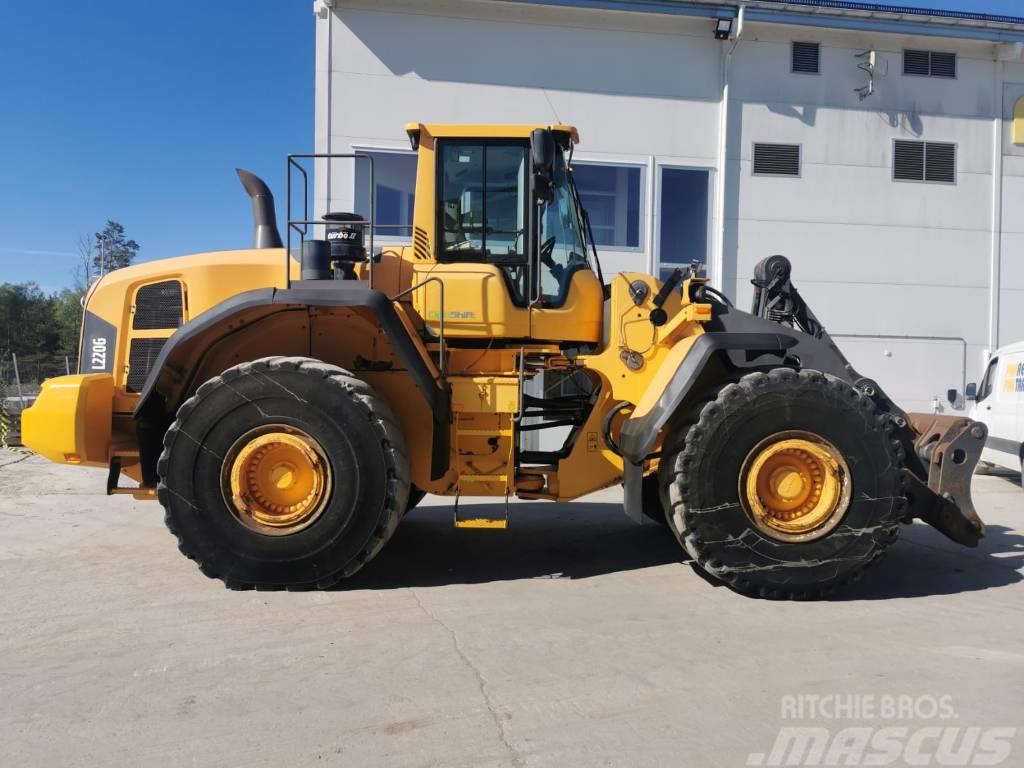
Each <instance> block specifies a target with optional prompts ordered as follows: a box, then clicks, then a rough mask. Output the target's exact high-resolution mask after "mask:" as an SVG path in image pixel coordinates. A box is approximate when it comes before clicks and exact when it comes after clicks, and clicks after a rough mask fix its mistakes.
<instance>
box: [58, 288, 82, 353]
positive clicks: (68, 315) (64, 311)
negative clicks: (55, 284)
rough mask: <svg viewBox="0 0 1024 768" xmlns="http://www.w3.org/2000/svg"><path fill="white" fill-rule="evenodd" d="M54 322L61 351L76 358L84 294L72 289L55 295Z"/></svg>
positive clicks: (66, 289)
mask: <svg viewBox="0 0 1024 768" xmlns="http://www.w3.org/2000/svg"><path fill="white" fill-rule="evenodd" d="M51 302H52V306H53V321H54V325H55V327H56V329H57V335H58V342H59V346H60V349H59V351H60V352H62V353H63V354H65V355H67V356H69V357H72V358H74V357H75V356H76V350H77V349H78V336H79V332H80V330H81V327H82V294H80V293H79V292H78V291H76V290H74V289H72V288H65V289H64V290H62V291H60V292H58V293H55V294H53V296H52V297H51Z"/></svg>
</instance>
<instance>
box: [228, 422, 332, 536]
mask: <svg viewBox="0 0 1024 768" xmlns="http://www.w3.org/2000/svg"><path fill="white" fill-rule="evenodd" d="M224 475H225V476H224V478H223V480H224V483H223V484H224V495H225V498H226V500H227V501H228V503H229V505H230V506H231V508H232V511H233V512H234V513H235V516H236V517H237V518H238V519H239V520H240V521H241V522H242V524H243V525H245V526H246V527H248V528H251V529H252V530H255V531H257V532H259V533H264V534H268V535H271V536H283V535H287V534H291V533H295V532H297V531H300V530H302V529H303V528H307V527H308V526H309V525H311V524H312V523H313V522H314V521H315V520H316V519H317V518H318V517H319V516H320V514H321V513H322V512H323V509H324V507H325V506H326V501H327V498H328V495H329V492H330V488H331V469H330V464H329V463H328V462H327V459H326V457H325V455H324V453H323V449H322V448H321V447H320V444H319V443H318V442H317V441H316V440H314V439H313V438H312V437H310V436H309V435H307V434H306V433H305V432H302V431H301V430H297V429H294V428H292V427H286V426H284V425H271V426H268V427H265V428H261V429H260V430H258V431H254V432H250V433H248V434H246V435H243V436H242V437H241V438H239V440H238V441H237V442H236V443H235V445H234V446H233V447H232V449H231V450H230V451H229V452H228V458H227V459H226V460H225V462H224Z"/></svg>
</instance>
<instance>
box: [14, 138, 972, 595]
mask: <svg viewBox="0 0 1024 768" xmlns="http://www.w3.org/2000/svg"><path fill="white" fill-rule="evenodd" d="M407 133H408V135H409V138H410V141H411V143H412V146H413V148H414V149H415V150H416V152H417V163H418V166H417V178H416V189H415V204H414V213H413V221H412V226H411V227H410V230H411V238H410V241H411V242H410V243H409V244H408V245H400V246H398V245H390V244H388V245H385V246H382V247H378V246H376V245H374V243H373V239H374V233H375V232H377V231H378V230H381V226H380V225H377V224H376V223H375V222H374V220H373V219H374V216H373V203H374V201H373V200H372V199H371V200H370V201H369V211H370V214H369V216H367V217H364V216H360V215H356V214H351V213H337V212H331V213H328V214H327V215H325V216H323V217H322V218H320V219H315V220H314V219H310V218H309V213H308V193H307V194H306V197H305V198H304V204H303V209H302V213H301V214H298V216H301V218H299V217H293V216H292V212H291V209H292V198H293V194H292V188H291V186H292V185H291V179H292V177H293V176H298V174H300V173H301V176H302V177H303V178H308V174H307V172H306V170H305V166H304V165H303V164H304V163H306V164H312V165H314V166H315V165H316V164H318V163H319V164H321V165H322V164H324V163H329V162H332V161H333V160H341V161H344V162H352V163H363V164H364V165H365V166H366V167H367V170H368V173H369V177H370V180H371V184H370V189H371V190H372V189H373V188H374V187H373V183H372V179H373V167H372V158H371V157H369V156H366V155H359V154H355V155H345V156H322V155H302V156H298V155H292V156H289V159H288V167H289V189H288V230H287V232H288V235H287V245H285V244H284V243H282V239H281V237H280V234H279V232H278V229H277V225H276V218H275V212H274V203H273V197H272V195H271V193H270V191H269V190H268V189H267V187H266V186H265V185H264V184H263V182H261V181H260V180H259V179H258V178H256V177H255V176H253V175H251V174H249V173H247V172H245V171H239V175H240V177H241V180H242V183H243V185H244V187H245V189H246V190H247V191H248V193H249V195H250V196H251V199H252V204H253V211H254V217H255V226H256V234H255V244H254V246H255V247H254V248H252V249H249V250H240V251H230V252H221V253H205V254H199V255H194V256H185V257H180V258H172V259H166V260H163V261H154V262H150V263H146V264H140V265H136V266H133V267H129V268H127V269H120V270H117V271H115V272H112V273H110V274H108V275H106V276H104V277H103V278H102V279H100V280H99V281H98V282H97V283H95V284H94V285H93V286H92V287H91V289H90V290H89V293H88V296H87V297H86V301H85V315H84V322H83V332H82V340H81V359H80V361H79V373H78V375H75V376H67V377H61V378H57V379H53V380H50V381H48V382H47V383H46V384H45V386H44V388H43V391H42V394H41V395H40V397H39V399H38V401H37V403H36V404H35V405H34V406H33V407H32V408H30V409H28V410H27V411H26V412H25V415H24V435H25V442H26V443H27V444H28V445H29V446H31V447H32V448H33V449H34V450H36V451H37V452H39V453H40V454H42V455H44V456H46V457H48V458H50V459H52V460H53V461H56V462H61V463H66V464H77V465H83V466H98V467H105V468H108V469H109V475H108V482H107V492H108V493H111V494H114V493H130V494H132V495H134V496H135V497H137V498H143V499H158V500H159V501H160V503H161V504H162V505H163V507H164V509H165V510H166V521H167V526H168V528H170V530H171V532H172V533H173V534H174V535H175V536H176V537H177V539H178V543H179V547H180V549H181V551H182V552H183V553H184V554H185V555H187V556H188V557H190V558H192V559H193V560H195V561H196V563H198V565H199V567H200V568H201V569H202V571H203V573H205V574H207V575H208V576H211V577H215V578H219V579H221V580H223V581H224V583H225V584H227V585H228V586H229V587H233V588H291V589H304V588H317V587H320V588H324V587H329V586H331V585H333V584H335V583H336V582H338V581H339V580H340V579H342V578H344V577H346V576H349V575H351V574H352V573H354V572H355V571H357V570H358V569H359V568H360V567H362V566H363V565H364V564H366V563H367V562H368V561H369V560H370V559H371V558H373V557H374V555H376V554H377V552H378V551H379V550H380V549H381V547H382V546H383V545H384V544H385V542H386V541H387V540H388V538H389V537H390V536H391V534H392V533H393V532H394V530H395V528H396V527H397V526H398V524H399V523H400V521H401V519H402V517H403V515H405V514H406V513H407V512H408V511H409V510H410V509H411V508H412V507H413V506H415V504H416V503H417V502H418V501H419V500H420V499H421V498H422V496H423V495H424V494H425V493H432V494H438V495H445V496H449V497H454V504H453V509H454V512H453V514H454V518H455V521H454V522H455V525H457V526H459V527H466V528H501V527H504V526H506V525H507V524H508V513H509V507H508V505H507V503H506V504H502V503H497V504H495V505H494V509H495V511H496V512H495V515H494V516H493V517H492V518H486V519H479V518H475V519H474V518H469V519H466V518H464V517H463V516H462V515H461V514H460V512H459V505H458V500H459V497H461V496H492V497H497V498H498V499H504V500H505V501H506V502H507V500H508V498H509V497H510V496H517V497H519V498H523V499H547V500H551V501H570V500H572V499H576V498H579V497H581V496H584V495H586V494H588V493H592V492H594V491H597V490H600V489H602V488H608V487H611V486H618V485H624V486H625V490H624V494H625V512H626V514H627V515H628V516H629V517H631V518H633V519H634V520H636V521H637V522H644V521H649V520H653V521H656V522H658V523H660V524H662V525H665V526H666V527H668V528H669V529H670V530H671V531H672V533H673V534H674V535H675V536H676V538H677V539H678V540H679V542H680V544H681V545H682V546H683V547H684V548H685V550H686V552H687V553H689V555H690V556H691V557H692V558H693V559H694V560H695V561H696V563H697V564H698V565H699V566H700V567H701V568H703V569H704V570H705V571H707V572H708V573H709V574H711V575H712V576H713V577H714V578H717V579H719V580H721V581H723V582H725V583H727V584H729V585H730V586H732V587H733V588H734V589H736V590H738V591H741V592H744V593H746V594H751V595H759V596H765V597H787V598H800V597H816V596H820V595H822V594H825V593H827V592H829V591H831V590H832V589H834V588H836V587H838V586H841V585H843V584H846V583H848V582H850V581H851V580H853V579H855V578H856V577H858V576H859V575H860V574H861V572H862V571H863V569H864V568H865V567H866V566H868V565H869V564H871V563H873V562H875V561H876V560H877V559H878V558H879V557H880V556H881V555H882V554H883V552H884V551H885V550H886V548H887V547H888V546H889V545H890V544H892V543H893V541H895V539H896V538H897V536H898V534H899V530H900V525H901V524H903V523H909V522H911V521H913V520H914V519H915V518H920V519H923V520H925V521H927V522H928V523H930V524H931V525H933V526H934V527H935V528H937V529H938V530H940V531H941V532H942V533H944V534H945V535H946V536H948V537H949V538H951V539H953V540H954V541H957V542H959V543H961V544H964V545H967V546H975V545H976V544H977V542H978V540H979V538H980V537H982V536H983V535H984V525H983V524H982V522H981V520H980V519H979V518H978V516H977V514H976V513H975V511H974V508H973V506H972V502H971V496H970V480H971V474H972V471H973V469H974V466H975V464H976V463H977V461H978V459H979V456H980V452H981V449H982V446H983V445H984V442H985V437H986V431H985V428H984V426H983V425H981V424H977V423H974V422H972V421H970V420H968V419H965V418H956V417H939V416H933V415H913V414H906V413H904V412H903V411H901V410H900V408H899V407H898V406H897V405H896V404H895V403H893V402H892V401H891V400H890V399H889V398H888V397H886V395H885V393H884V392H883V391H882V389H881V388H880V387H879V386H878V384H877V383H875V382H873V381H871V380H870V379H868V378H865V377H863V376H861V375H860V374H859V373H857V372H856V371H855V370H854V369H853V367H852V366H851V365H850V364H849V362H848V361H847V360H846V359H845V358H844V357H843V355H842V353H841V352H840V351H839V350H838V349H837V348H836V346H835V344H834V343H833V342H832V340H831V338H830V337H829V335H828V334H827V333H826V331H825V329H824V327H823V326H822V325H821V323H820V322H819V321H818V320H817V318H816V317H815V316H814V314H813V313H812V312H811V310H810V308H809V307H808V306H807V304H806V303H805V302H804V301H803V300H802V298H801V296H800V294H799V293H798V291H797V290H796V288H795V287H794V284H793V281H792V279H791V269H790V264H789V262H788V261H787V260H786V259H785V258H783V257H781V256H773V257H769V258H767V259H765V260H764V261H762V262H761V263H760V264H759V265H758V267H757V269H756V270H755V274H754V276H753V282H754V286H755V291H754V302H753V307H752V311H751V312H750V313H746V312H742V311H739V310H738V309H736V308H735V307H733V306H732V304H731V303H730V302H729V300H728V299H727V298H726V297H725V296H724V295H723V294H721V293H719V292H718V291H716V290H715V289H714V288H713V287H712V286H711V285H709V284H708V282H707V281H706V279H705V278H704V277H703V276H702V274H701V270H700V265H697V264H695V265H693V266H692V267H691V269H690V270H689V271H683V270H676V271H674V272H673V273H672V274H671V275H668V276H666V279H665V280H664V281H662V280H658V279H655V278H654V277H652V276H650V275H645V274H622V273H620V274H616V275H614V276H613V277H611V278H610V279H608V280H607V281H606V280H605V279H604V278H603V277H602V275H601V271H600V266H599V263H598V255H597V251H596V248H595V247H594V237H593V235H592V234H591V231H590V225H589V219H588V217H587V214H586V211H585V210H584V208H583V206H582V204H581V201H580V196H579V194H578V193H577V191H576V188H575V186H574V184H573V173H572V152H573V147H574V146H575V144H576V143H577V141H578V135H577V132H576V130H575V129H574V128H572V127H569V126H561V125H556V126H528V125H527V126H515V125H511V126H510V125H498V126H489V125H433V124H431V125H425V124H413V125H409V126H407ZM371 197H372V196H371ZM395 240H396V238H394V237H391V238H388V241H389V243H391V242H394V241H395ZM536 433H546V434H547V435H548V439H547V440H546V441H544V442H542V443H538V442H537V441H535V440H533V435H535V434H536ZM545 445H546V447H543V446H545ZM539 446H540V447H539Z"/></svg>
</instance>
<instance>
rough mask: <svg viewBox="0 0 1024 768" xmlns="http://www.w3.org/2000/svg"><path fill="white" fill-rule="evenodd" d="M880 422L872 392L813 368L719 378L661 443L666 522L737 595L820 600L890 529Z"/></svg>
mask: <svg viewBox="0 0 1024 768" xmlns="http://www.w3.org/2000/svg"><path fill="white" fill-rule="evenodd" d="M886 423H887V422H886V420H885V419H884V418H882V417H881V416H880V415H879V414H878V413H877V412H876V411H875V407H874V404H873V402H872V401H871V400H870V398H868V397H866V396H864V395H862V394H861V393H860V392H858V391H857V390H856V389H854V388H853V387H851V386H850V385H849V384H847V383H846V382H844V381H841V380H840V379H836V378H833V377H831V376H826V375H824V374H822V373H819V372H817V371H800V372H799V373H798V372H796V371H793V370H790V369H776V370H772V371H770V372H768V373H754V374H750V375H748V376H745V377H743V378H742V379H741V380H740V381H739V382H738V383H734V384H728V385H726V386H725V387H723V388H722V389H721V390H720V391H719V392H718V394H717V396H716V397H715V399H714V400H712V401H711V402H709V403H707V404H705V405H704V407H703V409H702V410H701V411H700V415H699V418H698V419H697V420H696V423H693V424H689V425H683V426H681V427H679V433H678V434H676V435H669V437H668V439H667V440H666V444H667V445H668V446H671V451H670V452H669V453H668V454H667V455H666V457H665V460H664V461H663V463H662V465H661V470H660V472H661V478H662V483H663V487H664V488H665V491H666V493H667V494H668V497H669V503H670V505H671V509H670V514H669V516H668V517H669V526H670V527H671V528H672V530H673V532H674V533H675V534H676V536H677V538H678V539H679V541H680V543H681V544H682V545H683V546H684V547H685V549H686V550H687V552H688V553H689V554H690V555H691V556H692V557H693V558H694V560H696V561H697V563H698V564H699V565H700V566H701V567H702V568H703V569H704V570H705V571H707V572H708V573H709V574H711V575H712V576H714V577H716V578H717V579H720V580H721V581H723V582H725V583H726V584H728V585H729V586H731V587H732V588H733V589H735V590H737V591H739V592H743V593H745V594H749V595H755V596H760V597H769V598H814V597H820V596H822V595H825V594H827V593H829V592H830V591H832V590H833V589H835V588H836V587H838V586H841V585H844V584H847V583H849V582H851V581H853V580H855V579H856V578H858V577H859V576H860V575H861V573H862V572H863V570H864V568H865V567H867V566H868V565H869V564H871V563H873V562H875V561H877V560H878V559H879V558H880V557H881V556H882V554H883V553H884V552H885V549H886V548H887V547H888V546H889V545H890V544H891V543H892V542H893V541H895V540H896V538H897V536H898V535H899V525H900V519H901V517H902V515H903V509H904V506H905V504H906V500H905V496H904V492H903V490H902V487H901V470H900V448H899V444H898V443H897V442H896V441H895V440H894V439H893V438H892V436H891V435H890V434H889V431H888V428H887V426H886Z"/></svg>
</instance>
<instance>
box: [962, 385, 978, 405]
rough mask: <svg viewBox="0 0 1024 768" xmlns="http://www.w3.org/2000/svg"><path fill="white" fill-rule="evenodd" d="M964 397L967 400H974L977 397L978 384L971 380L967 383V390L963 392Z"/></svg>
mask: <svg viewBox="0 0 1024 768" xmlns="http://www.w3.org/2000/svg"><path fill="white" fill-rule="evenodd" d="M964 399H965V400H967V401H969V402H974V401H975V400H977V399H978V385H977V384H976V383H974V382H973V381H972V382H971V383H970V384H968V385H967V391H966V392H965V393H964Z"/></svg>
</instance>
